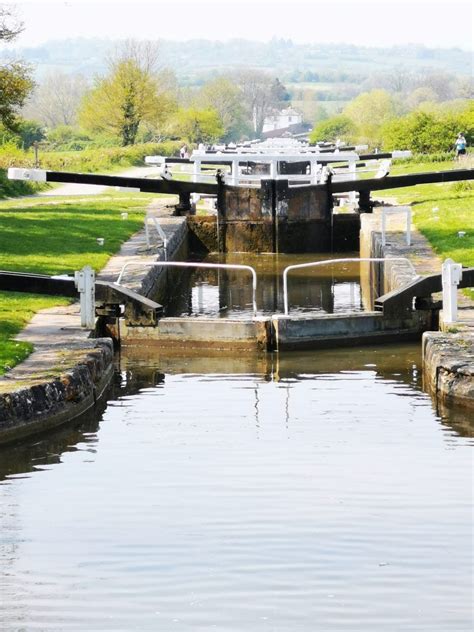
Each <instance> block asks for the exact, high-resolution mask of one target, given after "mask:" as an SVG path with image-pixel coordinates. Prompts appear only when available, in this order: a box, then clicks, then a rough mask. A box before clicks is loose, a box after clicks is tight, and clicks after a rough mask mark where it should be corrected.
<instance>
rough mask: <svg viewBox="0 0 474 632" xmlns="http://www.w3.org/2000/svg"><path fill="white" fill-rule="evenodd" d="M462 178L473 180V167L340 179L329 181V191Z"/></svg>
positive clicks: (403, 185)
mask: <svg viewBox="0 0 474 632" xmlns="http://www.w3.org/2000/svg"><path fill="white" fill-rule="evenodd" d="M462 180H474V169H450V170H448V171H432V172H426V173H410V174H407V175H403V176H387V177H385V178H369V179H367V180H341V181H339V182H331V192H332V193H347V192H349V191H359V192H360V191H381V190H383V189H398V188H402V187H412V186H414V185H416V184H431V183H435V182H460V181H462ZM322 186H324V185H316V187H322Z"/></svg>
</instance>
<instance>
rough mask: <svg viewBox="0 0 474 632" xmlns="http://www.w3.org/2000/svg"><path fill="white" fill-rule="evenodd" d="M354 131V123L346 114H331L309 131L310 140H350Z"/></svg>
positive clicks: (314, 141)
mask: <svg viewBox="0 0 474 632" xmlns="http://www.w3.org/2000/svg"><path fill="white" fill-rule="evenodd" d="M354 132H355V125H354V123H353V122H352V121H351V119H349V118H347V116H333V117H331V118H328V119H326V120H324V121H321V122H320V123H319V124H318V125H316V126H315V127H314V129H313V131H312V132H311V136H310V141H311V142H312V143H317V142H318V141H326V142H328V141H332V142H334V141H336V140H337V139H338V138H339V139H341V140H344V141H346V142H347V141H350V140H351V139H352V137H353V135H354Z"/></svg>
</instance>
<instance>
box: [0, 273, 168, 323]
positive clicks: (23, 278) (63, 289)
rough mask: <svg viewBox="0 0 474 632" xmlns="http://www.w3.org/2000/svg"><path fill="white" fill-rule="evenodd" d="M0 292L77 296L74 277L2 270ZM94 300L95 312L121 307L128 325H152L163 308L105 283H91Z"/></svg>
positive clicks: (142, 297) (121, 287) (118, 286)
mask: <svg viewBox="0 0 474 632" xmlns="http://www.w3.org/2000/svg"><path fill="white" fill-rule="evenodd" d="M0 290H2V291H6V292H28V293H31V294H46V295H48V296H67V297H70V298H77V297H78V294H79V293H78V291H77V288H76V285H75V281H74V277H66V276H64V277H59V276H47V275H44V274H29V273H26V272H7V271H3V270H2V271H0ZM95 299H96V303H97V306H98V308H99V309H102V307H101V306H107V307H110V306H114V305H125V317H126V319H127V320H128V322H129V323H130V324H132V325H133V324H140V325H154V324H156V320H157V317H158V315H159V314H161V313H162V311H163V307H162V306H161V305H160V304H159V303H155V301H152V300H150V299H149V298H146V297H144V296H141V295H140V294H138V293H137V292H134V291H133V290H129V289H128V288H126V287H123V286H121V285H116V284H115V283H109V282H108V281H96V282H95Z"/></svg>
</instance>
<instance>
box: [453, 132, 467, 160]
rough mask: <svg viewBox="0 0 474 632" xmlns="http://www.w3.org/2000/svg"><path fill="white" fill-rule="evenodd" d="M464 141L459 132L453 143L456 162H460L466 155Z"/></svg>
mask: <svg viewBox="0 0 474 632" xmlns="http://www.w3.org/2000/svg"><path fill="white" fill-rule="evenodd" d="M466 144H467V143H466V139H465V138H464V135H463V134H462V133H461V132H459V134H458V137H457V138H456V142H455V143H454V149H455V151H456V160H461V157H462V156H465V155H466Z"/></svg>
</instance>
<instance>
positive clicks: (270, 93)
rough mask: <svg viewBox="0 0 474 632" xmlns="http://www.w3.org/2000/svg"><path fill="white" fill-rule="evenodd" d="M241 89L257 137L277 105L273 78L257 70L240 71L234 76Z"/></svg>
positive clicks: (277, 95) (277, 96)
mask: <svg viewBox="0 0 474 632" xmlns="http://www.w3.org/2000/svg"><path fill="white" fill-rule="evenodd" d="M236 81H237V84H238V85H239V86H240V88H241V90H242V96H243V102H244V104H245V106H246V108H247V111H248V116H249V117H250V120H251V122H252V127H253V130H254V133H255V135H256V136H257V137H259V136H260V135H261V134H262V130H263V124H264V122H265V119H266V117H267V116H269V115H270V114H271V113H272V111H273V110H274V108H275V107H276V106H277V105H278V98H279V94H276V92H277V90H276V88H277V86H276V85H275V81H274V79H272V77H271V76H270V75H268V74H267V73H265V72H261V71H259V70H245V71H240V72H239V73H238V74H237V76H236Z"/></svg>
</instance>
